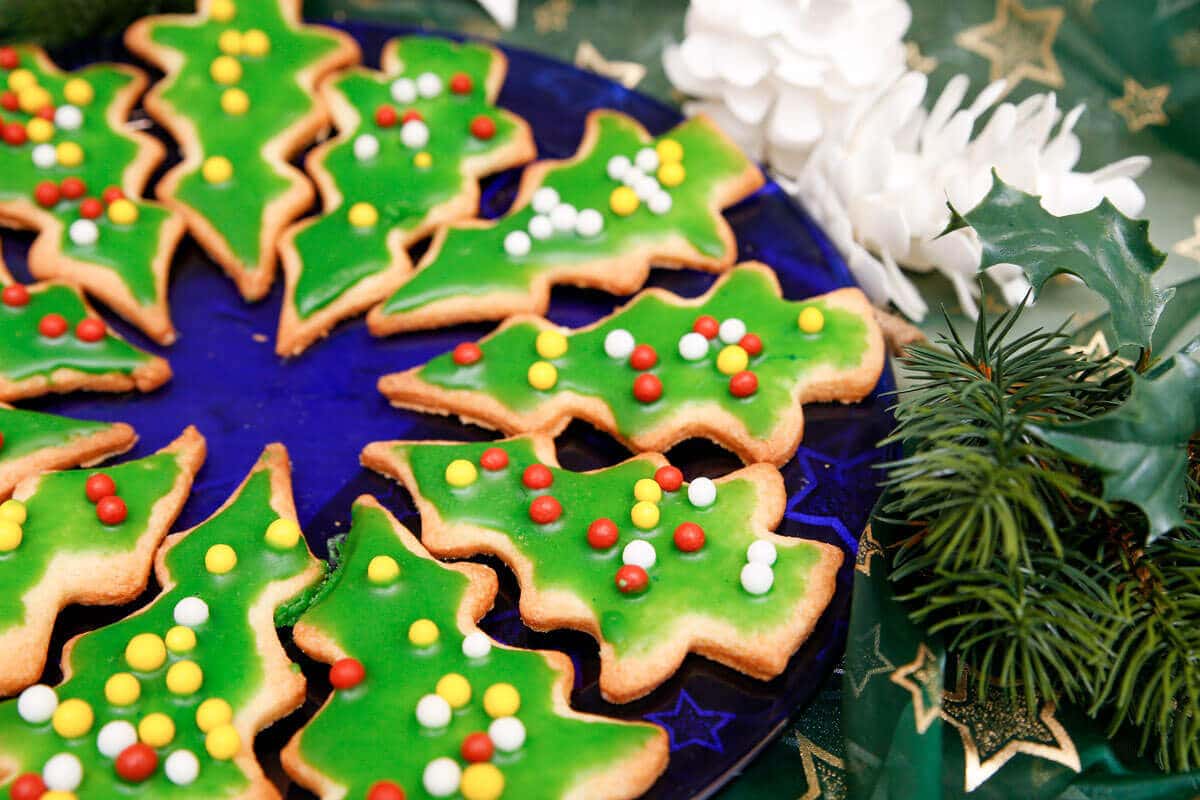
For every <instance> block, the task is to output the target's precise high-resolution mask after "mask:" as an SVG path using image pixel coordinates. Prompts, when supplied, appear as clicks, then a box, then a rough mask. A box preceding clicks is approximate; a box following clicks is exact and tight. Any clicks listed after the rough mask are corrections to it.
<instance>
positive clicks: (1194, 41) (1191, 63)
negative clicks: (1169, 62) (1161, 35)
mask: <svg viewBox="0 0 1200 800" xmlns="http://www.w3.org/2000/svg"><path fill="white" fill-rule="evenodd" d="M1171 50H1172V52H1174V53H1175V61H1176V62H1177V63H1178V64H1179V66H1181V67H1200V28H1192V29H1191V30H1188V31H1184V32H1183V33H1181V34H1179V35H1178V36H1175V37H1172V38H1171Z"/></svg>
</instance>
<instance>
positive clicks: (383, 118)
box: [375, 103, 400, 128]
mask: <svg viewBox="0 0 1200 800" xmlns="http://www.w3.org/2000/svg"><path fill="white" fill-rule="evenodd" d="M399 121H400V115H399V114H397V113H396V109H395V108H394V107H392V106H389V105H388V104H387V103H384V104H383V105H381V106H380V107H379V108H377V109H375V124H376V125H378V126H379V127H381V128H390V127H392V126H393V125H395V124H396V123H397V122H399Z"/></svg>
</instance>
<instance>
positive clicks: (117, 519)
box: [96, 495, 129, 525]
mask: <svg viewBox="0 0 1200 800" xmlns="http://www.w3.org/2000/svg"><path fill="white" fill-rule="evenodd" d="M127 516H129V509H127V508H126V507H125V501H124V500H122V499H121V498H119V497H117V496H116V495H111V496H109V497H102V498H100V502H98V503H96V518H97V519H99V520H100V521H101V522H103V523H104V524H105V525H120V524H121V523H122V522H124V521H125V518H126V517H127Z"/></svg>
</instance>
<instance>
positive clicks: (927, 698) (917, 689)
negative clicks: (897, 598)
mask: <svg viewBox="0 0 1200 800" xmlns="http://www.w3.org/2000/svg"><path fill="white" fill-rule="evenodd" d="M891 678H892V683H894V684H896V685H897V686H901V687H903V688H905V689H907V690H908V692H909V694H911V695H912V704H913V719H914V720H915V722H916V726H917V733H924V732H925V731H927V730H929V726H930V725H932V724H933V721H934V720H935V719H937V718H938V715H939V714H940V713H941V711H942V667H941V664H939V663H938V657H937V656H936V655H935V654H934V652H933V651H932V650H930V649H929V647H928V646H926V644H925V643H924V642H921V644H920V645H918V646H917V656H916V658H914V659H913V660H912V661H910V662H908V663H907V664H902V665H901V666H899V667H898V668H897V669H896V671H895V672H893V673H892V676H891Z"/></svg>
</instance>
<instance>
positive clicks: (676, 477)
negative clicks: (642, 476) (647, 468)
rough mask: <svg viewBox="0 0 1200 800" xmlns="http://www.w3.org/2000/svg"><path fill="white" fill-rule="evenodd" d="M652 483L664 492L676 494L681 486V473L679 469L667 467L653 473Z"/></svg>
mask: <svg viewBox="0 0 1200 800" xmlns="http://www.w3.org/2000/svg"><path fill="white" fill-rule="evenodd" d="M654 481H655V482H656V483H657V484H658V485H659V486H660V487H661V488H662V490H663V491H664V492H677V491H679V487H680V486H682V485H683V473H682V472H681V471H680V470H679V467H672V466H670V465H667V466H665V467H659V468H658V469H656V470H655V471H654Z"/></svg>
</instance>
